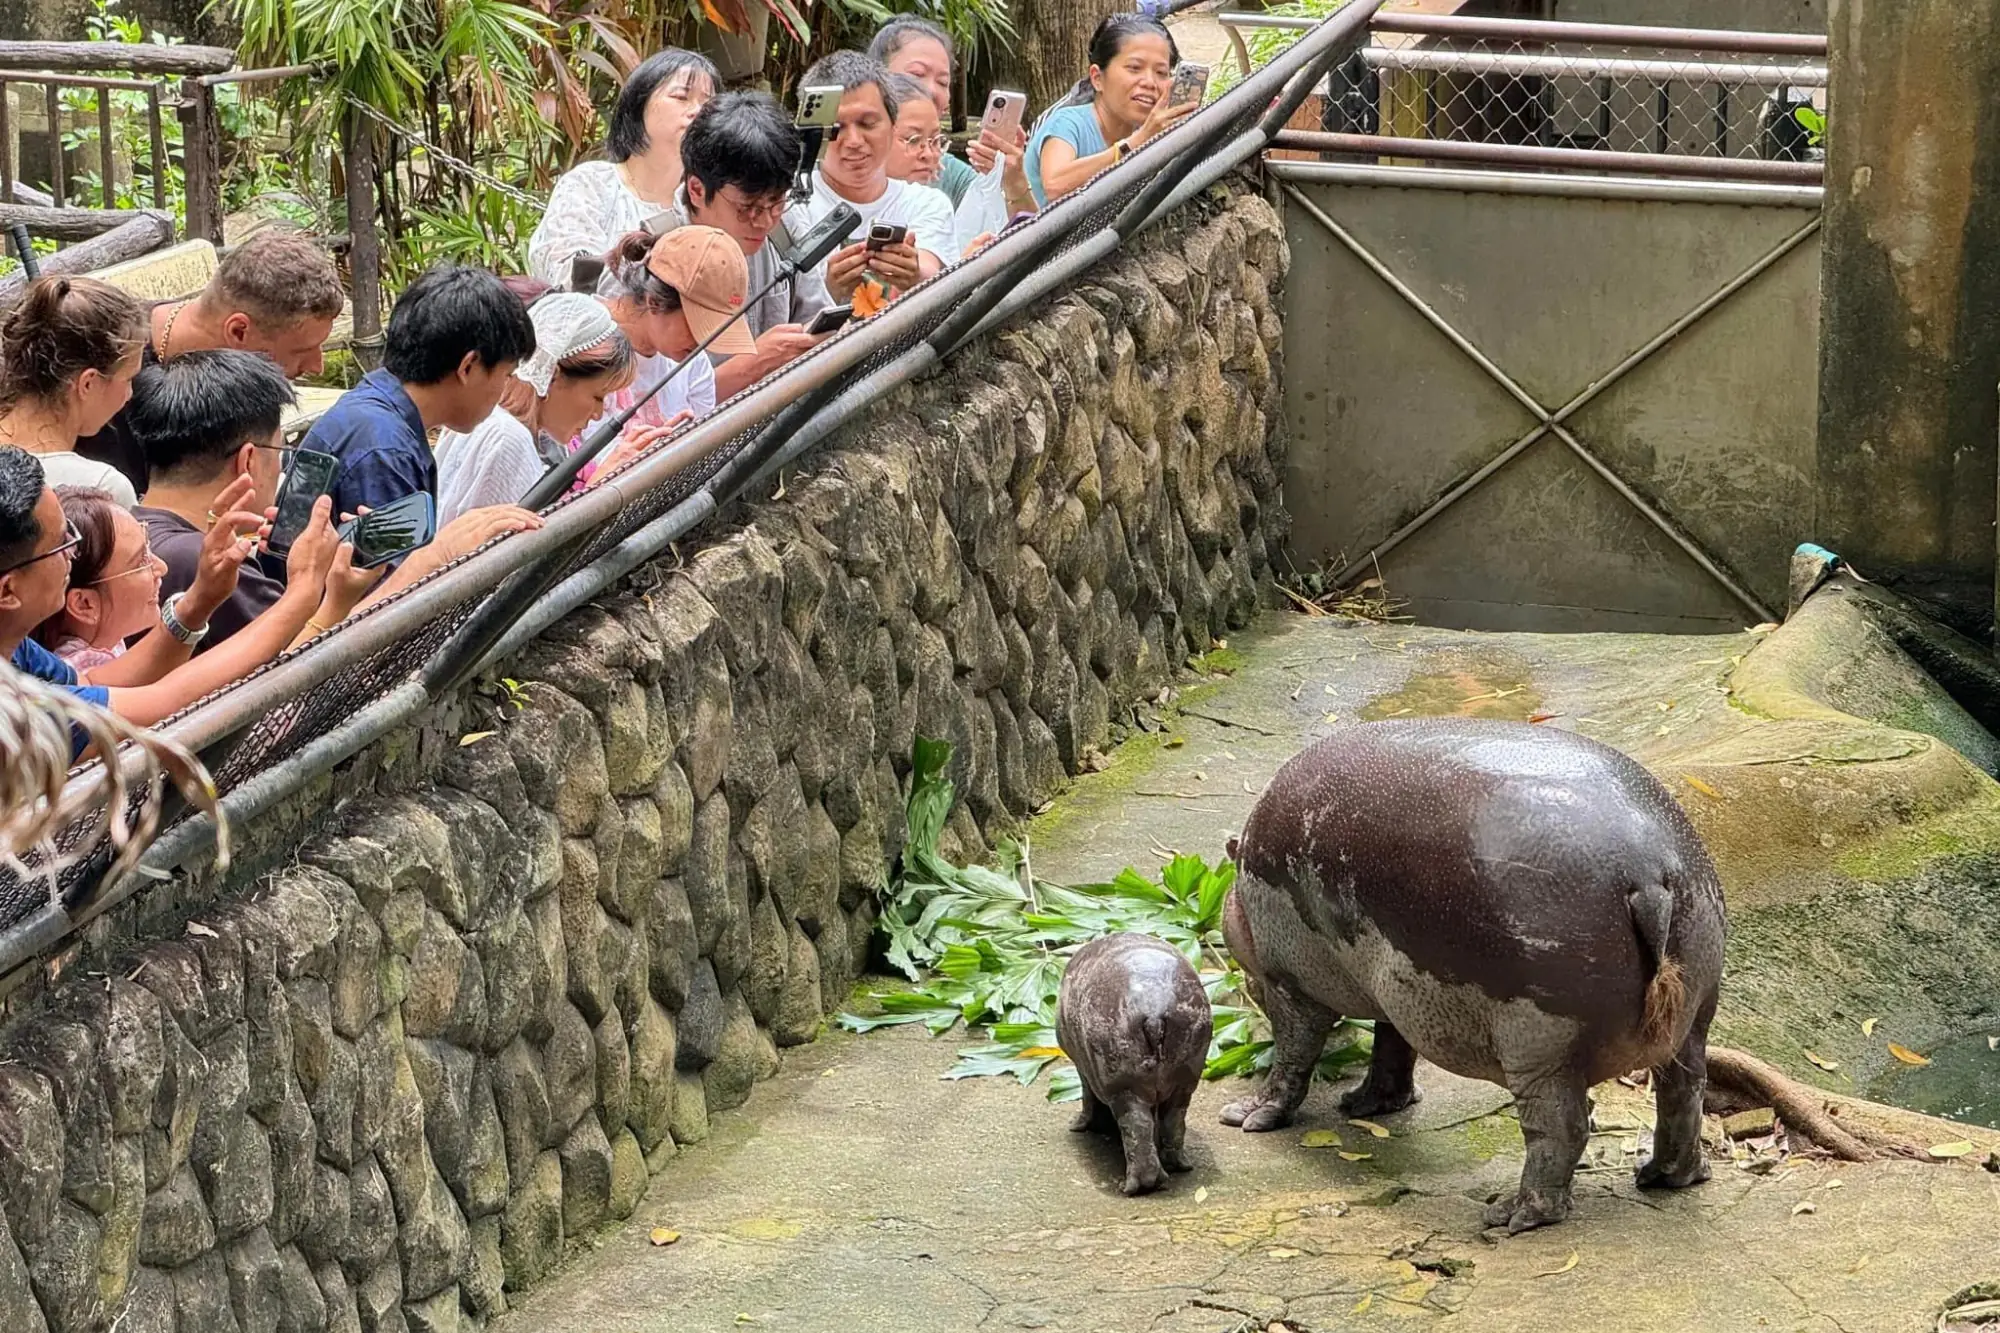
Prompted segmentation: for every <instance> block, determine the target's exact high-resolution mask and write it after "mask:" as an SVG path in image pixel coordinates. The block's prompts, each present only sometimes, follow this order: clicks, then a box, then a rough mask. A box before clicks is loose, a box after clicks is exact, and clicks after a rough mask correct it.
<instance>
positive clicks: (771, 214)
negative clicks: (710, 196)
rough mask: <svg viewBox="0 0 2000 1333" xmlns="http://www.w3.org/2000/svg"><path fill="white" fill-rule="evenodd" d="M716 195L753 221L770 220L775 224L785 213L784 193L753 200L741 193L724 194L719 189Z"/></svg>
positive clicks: (769, 221)
mask: <svg viewBox="0 0 2000 1333" xmlns="http://www.w3.org/2000/svg"><path fill="white" fill-rule="evenodd" d="M715 197H716V198H718V199H720V200H722V201H723V202H724V203H726V204H728V205H729V206H730V207H731V208H733V209H735V210H736V212H737V213H738V214H739V215H741V216H742V217H744V218H746V219H748V220H749V221H751V222H768V223H771V224H773V225H775V224H776V223H777V221H778V219H780V218H782V217H783V216H784V215H785V205H786V203H787V200H786V199H785V197H784V196H783V195H779V196H778V197H777V198H776V199H763V200H753V199H745V198H744V197H743V196H742V195H740V194H724V193H723V192H722V191H720V190H718V191H716V195H715Z"/></svg>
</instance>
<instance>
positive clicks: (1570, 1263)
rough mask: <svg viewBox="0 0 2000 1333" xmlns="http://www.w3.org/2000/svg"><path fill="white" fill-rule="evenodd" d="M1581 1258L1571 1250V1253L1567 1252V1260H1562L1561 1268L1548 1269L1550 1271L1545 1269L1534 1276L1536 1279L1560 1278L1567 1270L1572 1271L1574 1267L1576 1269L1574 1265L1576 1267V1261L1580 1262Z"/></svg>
mask: <svg viewBox="0 0 2000 1333" xmlns="http://www.w3.org/2000/svg"><path fill="white" fill-rule="evenodd" d="M1581 1258H1582V1256H1581V1255H1579V1254H1578V1253H1577V1252H1576V1251H1575V1250H1571V1251H1570V1252H1569V1258H1567V1259H1565V1260H1563V1261H1562V1266H1561V1267H1560V1268H1550V1269H1545V1270H1544V1271H1542V1272H1540V1273H1537V1274H1535V1276H1536V1277H1561V1276H1562V1275H1563V1274H1564V1273H1567V1272H1569V1270H1570V1269H1572V1268H1575V1267H1576V1265H1577V1262H1578V1260H1580V1259H1581Z"/></svg>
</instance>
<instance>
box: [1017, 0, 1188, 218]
mask: <svg viewBox="0 0 2000 1333" xmlns="http://www.w3.org/2000/svg"><path fill="white" fill-rule="evenodd" d="M1180 60H1181V53H1180V48H1178V47H1177V46H1175V45H1174V39H1173V36H1172V34H1170V33H1169V32H1168V31H1167V29H1166V25H1165V24H1163V23H1161V22H1159V21H1158V20H1156V19H1149V18H1143V17H1141V16H1140V15H1137V14H1113V15H1112V16H1111V17H1110V18H1108V19H1105V20H1104V21H1103V22H1102V23H1100V24H1098V25H1097V31H1096V32H1095V33H1093V34H1092V35H1091V38H1090V73H1089V74H1088V75H1086V76H1085V77H1084V78H1083V79H1082V80H1080V81H1079V82H1078V83H1077V85H1076V88H1075V90H1074V91H1073V92H1071V94H1070V101H1071V103H1072V104H1071V105H1066V106H1061V107H1058V108H1056V109H1055V110H1054V111H1051V112H1050V113H1049V114H1048V115H1047V116H1045V117H1044V118H1043V119H1042V123H1041V124H1040V125H1037V126H1036V127H1035V132H1034V134H1033V136H1031V137H1030V138H1029V140H1028V162H1027V167H1028V183H1029V185H1031V186H1032V187H1033V188H1034V191H1035V199H1036V202H1038V203H1040V204H1041V205H1042V206H1043V207H1047V206H1048V204H1049V203H1050V202H1051V201H1053V200H1056V199H1060V198H1062V197H1063V196H1064V195H1066V194H1069V193H1070V192H1071V191H1073V190H1076V189H1079V188H1081V187H1082V186H1083V185H1084V183H1085V182H1087V181H1089V180H1090V178H1091V177H1093V176H1095V175H1096V174H1097V173H1098V172H1100V171H1103V170H1105V169H1106V168H1107V167H1112V166H1116V165H1117V164H1118V163H1120V162H1123V161H1124V160H1125V159H1126V158H1127V157H1129V156H1131V155H1132V154H1133V153H1134V152H1136V151H1137V150H1138V149H1140V148H1142V147H1144V146H1145V145H1146V144H1147V143H1149V142H1151V141H1152V140H1153V139H1155V138H1157V137H1158V136H1159V135H1161V134H1163V133H1165V132H1166V131H1167V130H1168V129H1170V128H1172V126H1173V125H1174V124H1175V122H1177V121H1179V120H1181V119H1182V118H1183V117H1185V116H1187V115H1189V114H1191V113H1192V112H1194V111H1195V110H1197V109H1198V108H1199V107H1200V106H1201V100H1200V99H1199V98H1195V99H1193V100H1191V101H1188V102H1184V103H1182V104H1180V105H1178V106H1171V105H1169V103H1170V102H1171V101H1172V99H1171V98H1170V97H1169V96H1168V94H1169V93H1170V92H1171V91H1172V89H1173V77H1174V66H1176V65H1178V64H1180Z"/></svg>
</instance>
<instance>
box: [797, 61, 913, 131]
mask: <svg viewBox="0 0 2000 1333" xmlns="http://www.w3.org/2000/svg"><path fill="white" fill-rule="evenodd" d="M871 83H872V84H874V85H875V90H876V91H877V92H879V93H881V94H882V105H883V106H885V107H887V108H888V110H889V120H890V122H891V123H892V124H893V123H894V122H895V119H896V98H895V94H893V93H891V92H890V91H889V71H888V69H887V67H885V66H884V65H883V64H882V62H881V61H879V60H876V59H874V58H873V57H872V56H864V55H862V54H861V53H860V52H859V51H835V52H834V53H833V54H832V55H830V56H826V57H824V58H822V59H820V60H818V61H815V62H814V64H813V67H812V68H811V69H809V70H807V71H806V72H805V74H804V75H803V76H802V77H801V78H800V79H799V87H801V88H815V87H818V88H824V87H827V86H828V85H831V84H839V85H840V90H841V91H842V92H844V93H851V92H853V91H854V90H855V89H856V88H865V87H867V86H868V85H869V84H871Z"/></svg>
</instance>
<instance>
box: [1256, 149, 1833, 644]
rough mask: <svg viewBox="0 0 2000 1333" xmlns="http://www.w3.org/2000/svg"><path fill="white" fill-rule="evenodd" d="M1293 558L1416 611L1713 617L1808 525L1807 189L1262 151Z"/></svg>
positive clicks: (1745, 606) (1666, 621)
mask: <svg viewBox="0 0 2000 1333" xmlns="http://www.w3.org/2000/svg"><path fill="white" fill-rule="evenodd" d="M1270 166H1271V171H1272V173H1273V175H1274V176H1276V177H1277V179H1278V182H1279V186H1280V190H1281V193H1282V196H1283V201H1284V209H1285V223H1286V234H1287V238H1288V240H1289V242H1290V246H1291V253H1292V265H1291V269H1290V272H1289V274H1288V276H1287V279H1286V293H1285V396H1286V408H1285V410H1286V414H1287V417H1288V424H1289V426H1290V436H1291V439H1290V455H1289V461H1288V464H1287V471H1286V477H1285V502H1286V504H1287V506H1288V507H1289V508H1290V510H1291V512H1292V517H1293V528H1292V547H1291V552H1292V559H1293V561H1294V563H1295V564H1297V565H1298V566H1299V567H1300V568H1301V569H1307V568H1311V567H1314V566H1322V567H1325V568H1326V569H1327V570H1328V571H1329V572H1331V573H1333V574H1334V575H1335V576H1336V577H1337V578H1338V579H1339V580H1340V581H1341V582H1352V581H1353V580H1356V579H1359V578H1362V577H1365V576H1367V575H1368V574H1370V573H1372V572H1374V571H1375V570H1376V569H1377V568H1378V567H1379V570H1380V573H1381V576H1382V577H1383V579H1384V581H1385V583H1386V584H1387V586H1388V589H1389V591H1390V593H1391V594H1392V595H1393V596H1395V597H1397V598H1401V599H1404V600H1407V601H1408V602H1409V604H1410V610H1411V613H1412V614H1414V615H1415V616H1416V617H1417V618H1418V619H1419V620H1421V621H1423V622H1425V623H1429V624H1437V625H1452V626H1462V627H1465V628H1473V629H1536V630H1659V631H1669V632H1678V631H1688V632H1709V631H1715V630H1722V629H1728V628H1733V627H1738V626H1742V625H1748V624H1752V623H1755V622H1757V621H1760V620H1768V619H1771V618H1772V615H1773V612H1775V611H1778V610H1782V608H1783V605H1784V600H1785V580H1786V567H1787V559H1788V557H1789V555H1790V552H1791V550H1792V548H1793V546H1795V545H1796V544H1797V543H1798V542H1799V541H1801V540H1805V539H1807V538H1808V537H1810V535H1811V533H1810V531H1809V526H1810V523H1811V520H1812V483H1813V471H1814V455H1813V448H1814V443H1813V439H1814V432H1815V429H1816V424H1817V410H1818V346H1819V328H1818V325H1819V244H1818V229H1819V200H1820V191H1819V190H1818V189H1817V188H1814V187H1793V186H1768V185H1740V184H1720V183H1694V182H1675V181H1664V180H1630V179H1624V180H1613V179H1607V178H1599V177H1580V176H1557V175H1526V174H1515V173H1503V172H1489V171H1442V170H1429V169H1424V168H1416V167H1376V166H1345V165H1337V164H1322V163H1275V162H1274V163H1272V164H1270Z"/></svg>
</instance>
